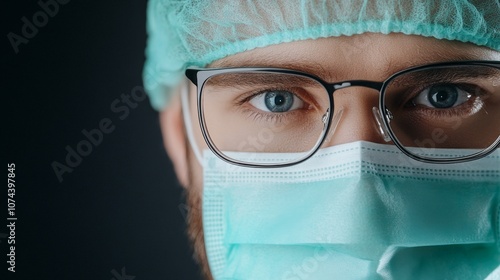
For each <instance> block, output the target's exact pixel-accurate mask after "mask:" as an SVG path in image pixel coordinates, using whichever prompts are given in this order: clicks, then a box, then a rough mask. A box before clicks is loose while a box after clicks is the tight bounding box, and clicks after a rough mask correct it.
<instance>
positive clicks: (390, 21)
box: [143, 0, 500, 110]
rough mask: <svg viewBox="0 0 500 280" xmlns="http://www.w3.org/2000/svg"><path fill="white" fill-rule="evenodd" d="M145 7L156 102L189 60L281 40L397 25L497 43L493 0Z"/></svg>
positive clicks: (210, 1)
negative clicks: (146, 9) (146, 8)
mask: <svg viewBox="0 0 500 280" xmlns="http://www.w3.org/2000/svg"><path fill="white" fill-rule="evenodd" d="M147 13H148V19H147V31H148V34H149V37H148V43H147V48H146V63H145V67H144V72H143V78H144V84H145V88H146V91H147V92H148V94H149V96H150V100H151V104H152V106H153V107H154V108H155V109H157V110H161V109H162V108H164V107H165V106H166V105H167V104H168V103H169V100H170V97H171V93H172V91H173V90H174V88H175V87H176V86H177V85H178V84H179V81H180V80H181V78H182V76H183V74H184V70H185V69H186V67H188V66H201V67H203V66H206V65H208V64H210V63H211V62H213V61H215V60H218V59H220V58H223V57H226V56H229V55H233V54H236V53H239V52H244V51H247V50H251V49H254V48H258V47H265V46H268V45H273V44H279V43H284V42H291V41H297V40H306V39H316V38H322V37H332V36H333V37H335V36H350V35H354V34H362V33H365V32H375V33H382V34H388V33H393V32H397V33H404V34H413V35H421V36H426V37H434V38H437V39H446V40H458V41H462V42H469V43H473V44H476V45H480V46H486V47H489V48H492V49H494V50H500V2H499V1H498V0H488V1H484V0H472V1H467V0H443V1H431V0H384V1H373V0H370V1H369V0H354V1H353V0H335V1H330V0H277V1H269V0H253V1H243V0H150V1H149V5H148V11H147Z"/></svg>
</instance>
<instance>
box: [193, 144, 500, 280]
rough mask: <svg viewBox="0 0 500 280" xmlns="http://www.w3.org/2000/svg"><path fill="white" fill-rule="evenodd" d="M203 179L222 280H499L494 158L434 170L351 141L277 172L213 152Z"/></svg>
mask: <svg viewBox="0 0 500 280" xmlns="http://www.w3.org/2000/svg"><path fill="white" fill-rule="evenodd" d="M435 152H437V153H439V152H444V153H459V152H460V150H455V151H454V150H442V151H441V150H436V151H435ZM253 156H256V157H261V159H262V160H267V161H269V162H272V161H276V160H283V158H284V157H286V156H287V154H265V153H261V154H254V155H253ZM288 156H293V155H288ZM203 169H204V190H203V208H202V209H203V227H204V233H205V242H206V252H207V256H208V260H209V264H210V269H211V272H212V275H213V276H214V278H215V279H216V280H220V279H259V280H265V279H273V280H275V279H278V280H286V279H288V280H303V279H467V280H470V279H498V278H497V277H498V274H499V273H500V268H499V267H500V253H499V251H498V244H500V242H499V236H498V234H499V230H500V226H499V218H500V217H499V211H500V208H499V194H500V192H499V191H500V152H499V151H496V152H494V153H493V154H491V155H489V156H487V157H486V158H483V159H480V160H477V161H473V162H469V163H466V164H449V165H435V164H434V165H432V164H425V163H421V162H416V161H413V160H411V159H409V158H407V157H406V156H405V155H403V154H401V152H400V151H399V150H398V149H397V148H396V147H394V146H390V145H381V144H374V143H369V142H354V143H349V144H344V145H339V146H334V147H329V148H325V149H322V150H320V151H319V152H318V153H317V154H316V155H315V156H314V157H312V158H311V159H309V160H308V161H306V162H304V163H301V164H298V165H295V166H292V167H287V168H279V169H255V168H244V167H237V166H234V165H231V164H228V163H226V162H223V161H222V160H220V159H218V158H217V157H215V156H214V155H213V154H212V153H211V152H209V151H206V152H205V153H204V161H203ZM497 268H498V269H497ZM495 269H497V271H496V272H494V271H495ZM488 277H489V278H488Z"/></svg>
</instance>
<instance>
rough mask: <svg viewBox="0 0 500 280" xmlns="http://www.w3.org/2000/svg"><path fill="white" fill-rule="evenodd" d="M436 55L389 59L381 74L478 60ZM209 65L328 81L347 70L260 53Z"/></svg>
mask: <svg viewBox="0 0 500 280" xmlns="http://www.w3.org/2000/svg"><path fill="white" fill-rule="evenodd" d="M435 55H436V57H421V58H417V59H413V60H409V61H406V62H400V61H397V62H393V61H388V62H387V63H385V64H383V65H384V67H381V70H380V71H381V76H382V77H385V78H383V79H382V80H385V79H387V78H388V77H389V76H391V75H393V74H395V73H397V72H399V71H402V70H404V69H408V68H411V67H416V66H421V65H426V64H434V63H440V62H447V61H468V60H477V59H478V57H476V56H474V55H472V54H458V55H456V54H455V55H446V54H442V53H441V54H439V53H437V54H435ZM208 67H210V68H232V67H267V68H282V69H290V70H295V71H299V72H304V73H308V74H312V75H314V76H317V77H319V78H321V79H322V80H324V81H326V82H328V83H335V82H339V81H340V79H339V78H338V76H339V75H338V73H342V72H345V71H346V69H344V67H338V68H335V69H327V68H325V67H324V66H323V65H321V64H319V63H314V62H311V61H304V60H297V59H290V60H288V61H281V60H280V59H279V58H275V57H272V56H269V55H260V56H259V57H252V56H250V57H245V58H239V59H237V60H230V59H222V60H220V61H216V62H213V63H211V64H210V65H209V66H208ZM357 79H360V78H359V77H352V78H348V80H357Z"/></svg>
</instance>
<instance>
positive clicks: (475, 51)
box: [209, 33, 500, 81]
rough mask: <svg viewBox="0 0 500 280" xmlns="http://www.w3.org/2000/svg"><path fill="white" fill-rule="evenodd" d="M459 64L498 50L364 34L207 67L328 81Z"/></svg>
mask: <svg viewBox="0 0 500 280" xmlns="http://www.w3.org/2000/svg"><path fill="white" fill-rule="evenodd" d="M460 60H500V52H498V51H494V50H491V49H488V48H485V47H480V46H477V45H473V44H469V43H462V42H456V41H447V40H438V39H434V38H428V37H422V36H414V35H404V34H395V33H394V34H389V35H384V34H375V33H365V34H361V35H355V36H349V37H347V36H341V37H330V38H321V39H316V40H304V41H296V42H290V43H281V44H277V45H271V46H267V47H263V48H257V49H253V50H250V51H246V52H242V53H238V54H235V55H231V56H228V57H225V58H222V59H219V60H217V61H215V62H213V63H211V64H210V65H209V67H251V66H256V67H279V68H287V69H294V70H300V71H304V72H308V73H311V74H316V75H317V76H320V77H322V78H324V79H325V80H330V81H332V80H337V79H342V78H353V76H355V78H356V79H362V78H367V79H384V78H386V77H387V76H389V75H390V74H392V73H394V72H397V71H399V70H402V69H404V68H408V67H411V66H416V65H423V64H429V63H435V62H444V61H460ZM348 76H349V77H348Z"/></svg>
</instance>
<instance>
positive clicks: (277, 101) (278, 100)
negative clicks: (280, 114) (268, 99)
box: [274, 95, 285, 106]
mask: <svg viewBox="0 0 500 280" xmlns="http://www.w3.org/2000/svg"><path fill="white" fill-rule="evenodd" d="M283 103H285V98H284V97H283V95H278V96H276V97H275V98H274V104H276V106H281V105H283Z"/></svg>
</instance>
